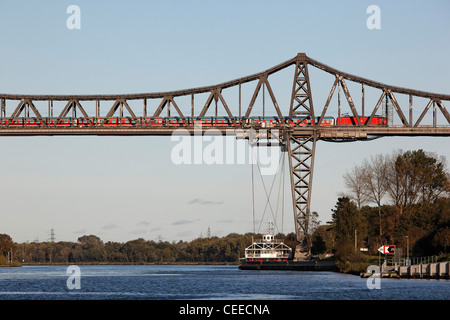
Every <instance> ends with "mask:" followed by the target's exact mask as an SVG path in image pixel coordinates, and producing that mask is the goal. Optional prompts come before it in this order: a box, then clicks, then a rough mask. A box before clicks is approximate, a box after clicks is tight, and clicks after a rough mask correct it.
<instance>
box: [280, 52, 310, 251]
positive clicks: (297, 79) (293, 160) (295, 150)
mask: <svg viewBox="0 0 450 320" xmlns="http://www.w3.org/2000/svg"><path fill="white" fill-rule="evenodd" d="M289 117H301V119H315V117H314V107H313V100H312V95H311V86H310V81H309V74H308V61H307V56H306V54H304V53H299V54H298V55H297V58H296V65H295V75H294V81H293V86H292V96H291V104H290V109H289ZM315 126H316V123H315V120H314V121H313V128H312V131H311V133H308V134H302V135H297V134H294V133H293V132H287V133H286V136H285V143H286V145H287V148H285V150H286V151H287V152H288V154H289V169H290V179H291V192H292V205H293V209H294V210H293V212H294V221H295V233H296V236H297V241H298V242H299V247H298V248H297V251H298V250H300V254H301V255H305V254H308V253H310V248H311V243H310V237H308V235H309V222H310V205H311V190H312V180H313V170H314V156H315V148H316V141H317V133H316V130H315Z"/></svg>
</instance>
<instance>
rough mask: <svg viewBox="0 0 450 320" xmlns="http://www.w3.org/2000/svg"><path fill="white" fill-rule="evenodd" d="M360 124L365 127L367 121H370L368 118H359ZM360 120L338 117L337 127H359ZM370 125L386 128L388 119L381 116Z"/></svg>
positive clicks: (373, 119) (374, 118)
mask: <svg viewBox="0 0 450 320" xmlns="http://www.w3.org/2000/svg"><path fill="white" fill-rule="evenodd" d="M359 120H360V123H361V124H363V125H365V124H367V121H368V120H369V118H368V117H360V118H359ZM357 123H358V120H357V119H356V118H355V117H350V116H345V117H338V118H337V121H336V124H337V125H348V126H352V125H353V126H355V125H357ZM369 124H370V125H377V126H386V125H387V118H386V117H381V116H374V117H373V118H372V120H371V121H370V123H369Z"/></svg>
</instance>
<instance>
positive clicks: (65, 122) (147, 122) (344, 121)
mask: <svg viewBox="0 0 450 320" xmlns="http://www.w3.org/2000/svg"><path fill="white" fill-rule="evenodd" d="M368 119H369V118H367V117H361V118H360V122H361V124H362V125H365V124H366V122H367V121H368ZM315 121H316V122H317V121H318V118H316V120H315ZM282 123H287V124H289V125H292V126H295V125H298V126H310V125H313V120H312V119H311V118H306V119H305V118H299V117H293V118H288V117H286V118H284V119H282V118H279V117H264V118H263V117H251V118H248V119H245V120H243V119H240V118H229V117H218V118H215V117H205V118H189V117H188V118H184V119H183V118H180V117H165V118H154V119H152V118H136V119H135V118H61V119H57V118H42V120H39V119H37V118H16V119H12V120H10V119H8V118H3V119H1V121H0V125H1V126H2V127H27V128H28V127H31V128H32V127H42V126H49V127H91V126H115V127H130V126H131V127H132V126H142V125H143V126H186V125H195V124H201V125H203V126H231V125H234V124H247V125H252V124H254V125H260V126H262V127H275V126H277V125H281V124H282ZM356 124H357V120H356V118H355V117H350V116H344V117H338V118H336V121H335V119H334V118H333V117H324V118H323V119H322V122H321V123H320V125H321V126H334V125H340V126H354V125H356ZM370 125H376V126H386V125H387V119H386V117H380V116H375V117H373V118H372V120H371V121H370Z"/></svg>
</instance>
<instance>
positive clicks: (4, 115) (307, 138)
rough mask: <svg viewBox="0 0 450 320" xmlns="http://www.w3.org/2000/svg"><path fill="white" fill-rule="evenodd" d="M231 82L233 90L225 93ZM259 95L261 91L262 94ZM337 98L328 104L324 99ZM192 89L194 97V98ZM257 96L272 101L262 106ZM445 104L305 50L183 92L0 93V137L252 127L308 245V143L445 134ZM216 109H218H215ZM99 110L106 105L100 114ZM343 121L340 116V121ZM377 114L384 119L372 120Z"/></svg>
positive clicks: (449, 126)
mask: <svg viewBox="0 0 450 320" xmlns="http://www.w3.org/2000/svg"><path fill="white" fill-rule="evenodd" d="M287 68H293V69H294V75H293V79H292V74H291V76H290V80H289V82H290V83H291V84H292V90H291V92H290V99H288V98H286V97H283V99H284V98H286V99H285V101H289V105H287V103H286V102H284V103H282V104H283V106H284V107H280V105H279V102H278V100H277V97H276V95H275V90H274V89H273V88H272V85H271V83H272V80H270V81H269V78H270V79H272V77H274V76H275V75H276V74H278V73H280V72H283V71H284V70H285V69H287ZM312 69H314V70H318V71H320V72H324V73H327V74H328V75H331V77H332V78H333V80H334V81H333V83H332V85H331V88H330V89H329V93H328V97H327V99H326V101H325V102H324V104H323V105H322V104H321V105H320V106H319V107H317V104H316V105H315V106H314V104H313V96H312V82H311V80H310V71H311V70H312ZM248 83H253V84H255V83H256V86H254V87H252V89H250V91H248V92H249V93H250V94H249V97H250V99H248V100H247V101H245V102H244V101H243V99H242V93H243V92H242V91H241V87H242V86H244V85H246V84H248ZM350 84H352V86H356V85H357V86H360V90H358V91H359V92H358V94H357V95H358V97H359V98H361V102H360V103H356V102H355V101H356V100H355V99H354V96H356V94H355V91H353V93H351V91H352V90H350V89H349V88H350ZM230 89H232V92H233V93H232V94H231V96H226V95H225V94H224V91H226V90H230ZM289 90H290V89H289ZM369 90H371V92H372V93H373V92H375V96H374V97H375V99H372V100H370V99H368V98H367V97H366V95H367V92H368V91H369ZM341 91H342V92H343V98H342V99H341ZM266 92H267V94H268V98H266V97H265V95H266ZM336 95H337V100H338V101H337V106H336V105H335V103H332V101H334V100H335V99H336ZM200 96H202V97H203V101H201V98H200V99H198V98H197V97H200ZM261 96H262V97H261ZM399 96H402V97H403V102H400V100H399V99H398V97H399ZM205 97H206V99H205ZM372 98H373V97H372ZM278 99H280V96H278ZM405 99H406V102H405ZM199 100H200V101H201V102H200V103H199V102H198V101H199ZM266 100H268V102H269V103H268V105H271V106H272V107H271V108H268V107H266V102H265V101H266ZM341 100H343V101H344V102H345V101H346V102H347V109H348V110H349V113H348V114H346V115H344V116H343V115H342V114H341ZM416 101H419V103H416ZM449 101H450V95H448V94H436V93H431V92H425V91H419V90H413V89H407V88H402V87H397V86H391V85H387V84H384V83H380V82H376V81H372V80H369V79H366V78H362V77H359V76H355V75H352V74H348V73H345V72H342V71H339V70H336V69H334V68H332V67H330V66H327V65H325V64H323V63H321V62H319V61H316V60H314V59H311V58H310V57H308V56H307V55H306V54H305V53H298V54H297V55H296V56H295V57H294V58H292V59H289V60H288V61H285V62H283V63H281V64H279V65H277V66H274V67H272V68H270V69H267V70H265V71H263V72H260V73H256V74H253V75H250V76H246V77H241V78H238V79H235V80H232V81H228V82H224V83H221V84H217V85H211V86H204V87H198V88H193V89H187V90H177V91H168V92H155V93H138V94H114V95H29V94H0V136H56V135H98V136H102V135H104V136H116V135H120V136H124V135H126V136H130V135H131V136H136V135H155V136H169V135H172V134H173V133H174V131H175V130H177V129H180V128H182V129H185V130H186V132H188V133H189V134H194V132H195V130H198V124H199V123H200V124H201V130H202V132H203V133H204V134H207V133H208V132H209V129H212V128H214V129H216V130H219V131H220V132H222V133H224V134H225V133H226V132H229V130H230V129H233V130H238V129H242V130H248V129H249V128H251V129H254V130H255V132H256V133H257V134H258V132H262V130H264V132H265V134H267V135H266V137H267V136H268V137H272V138H274V139H277V140H278V142H280V145H281V147H282V149H283V150H284V151H286V152H287V153H288V155H289V157H288V158H289V168H290V182H291V193H292V208H293V213H294V221H295V232H296V235H297V240H298V241H299V243H301V244H303V250H304V251H306V252H307V251H308V250H309V249H310V244H309V243H308V241H305V239H307V238H308V237H307V235H309V225H310V204H311V190H312V180H313V172H314V158H315V150H316V143H317V141H319V140H327V141H332V142H345V141H355V140H367V139H371V138H373V137H383V136H449V135H450V114H449V112H448V110H447V108H446V106H445V104H447V105H448V102H449ZM105 105H106V108H105ZM199 105H200V107H199ZM219 107H220V108H221V110H220V111H221V112H222V113H223V115H219V112H218V110H219ZM335 107H337V111H336V108H335ZM101 109H103V111H104V110H105V109H106V112H105V111H104V112H102V111H101ZM261 109H262V110H261ZM266 109H267V110H266ZM269 109H271V111H269ZM286 109H288V110H286ZM268 111H269V112H272V113H271V114H270V113H268ZM252 112H253V113H252ZM45 113H46V114H45ZM266 113H267V114H266ZM330 113H332V114H333V115H334V116H335V117H333V121H332V122H327V123H325V122H324V120H325V119H329V118H330V117H329V115H330ZM380 113H381V114H382V115H381V116H380V115H379V114H380ZM44 114H45V115H44ZM255 114H256V115H255ZM414 115H416V119H414ZM344 118H345V119H346V120H347V121H346V122H345V121H342V120H343V119H344ZM380 118H381V119H383V121H381V122H379V121H375V120H379V119H380ZM394 120H395V121H397V123H394V122H395V121H394ZM325 124H326V125H325ZM275 131H276V132H277V135H273V136H272V135H271V132H275Z"/></svg>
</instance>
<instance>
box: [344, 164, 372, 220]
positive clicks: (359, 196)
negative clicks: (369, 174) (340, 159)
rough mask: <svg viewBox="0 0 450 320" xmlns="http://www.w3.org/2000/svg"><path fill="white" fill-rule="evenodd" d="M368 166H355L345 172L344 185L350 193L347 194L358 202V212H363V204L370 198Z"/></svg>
mask: <svg viewBox="0 0 450 320" xmlns="http://www.w3.org/2000/svg"><path fill="white" fill-rule="evenodd" d="M366 169H367V168H366V167H364V166H354V167H353V168H352V169H351V171H350V172H348V171H346V172H345V174H344V185H345V187H346V188H347V189H348V191H349V193H348V194H347V193H346V194H345V196H347V197H349V198H350V200H353V201H355V202H356V204H357V206H358V212H361V206H362V205H363V204H364V203H366V202H367V201H368V200H369V192H368V190H367V188H366V185H365V180H366Z"/></svg>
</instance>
